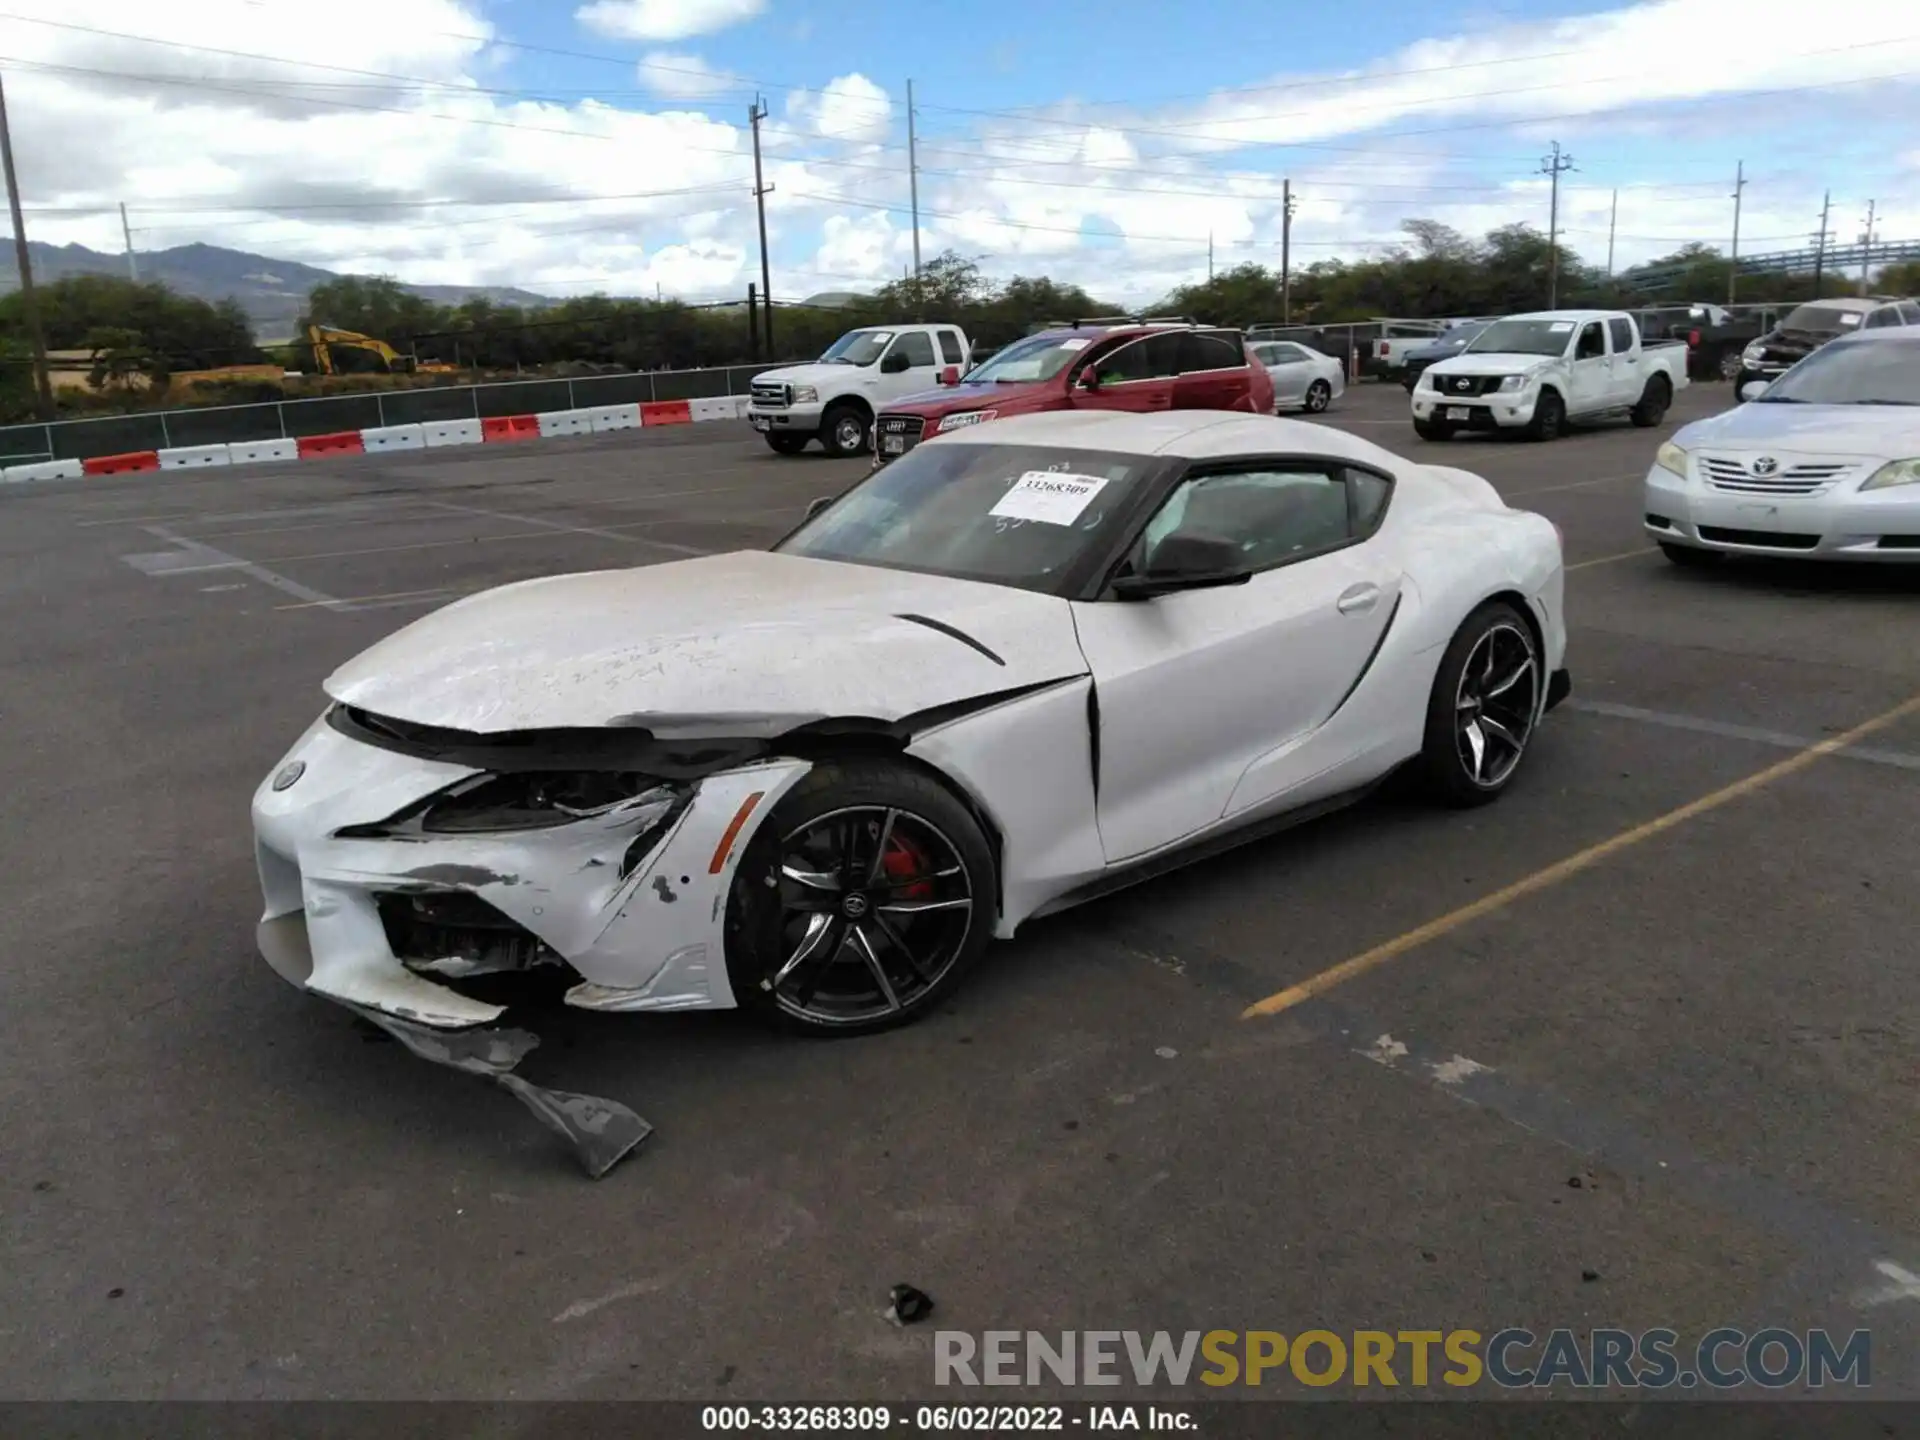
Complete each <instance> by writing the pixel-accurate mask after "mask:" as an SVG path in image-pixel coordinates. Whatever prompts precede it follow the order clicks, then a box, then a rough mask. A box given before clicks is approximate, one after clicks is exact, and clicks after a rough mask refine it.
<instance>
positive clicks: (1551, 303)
mask: <svg viewBox="0 0 1920 1440" xmlns="http://www.w3.org/2000/svg"><path fill="white" fill-rule="evenodd" d="M1571 169H1573V156H1571V155H1567V154H1564V153H1562V151H1561V149H1560V142H1559V141H1558V140H1556V141H1554V142H1553V153H1552V154H1551V155H1543V156H1541V157H1540V173H1541V174H1542V175H1548V176H1551V177H1552V178H1553V199H1552V200H1551V202H1550V203H1549V207H1548V210H1547V308H1548V309H1549V310H1553V309H1557V308H1558V307H1559V304H1560V177H1561V176H1562V175H1564V174H1566V172H1567V171H1569V170H1571Z"/></svg>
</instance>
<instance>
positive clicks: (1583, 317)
mask: <svg viewBox="0 0 1920 1440" xmlns="http://www.w3.org/2000/svg"><path fill="white" fill-rule="evenodd" d="M1626 313H1627V312H1626V311H1625V310H1529V311H1528V312H1527V313H1526V314H1524V315H1503V316H1501V317H1500V318H1501V319H1503V320H1565V321H1567V322H1569V323H1571V324H1575V325H1580V324H1584V323H1585V322H1587V321H1588V320H1611V319H1613V318H1614V317H1615V316H1616V315H1625V314H1626Z"/></svg>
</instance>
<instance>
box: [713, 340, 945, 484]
mask: <svg viewBox="0 0 1920 1440" xmlns="http://www.w3.org/2000/svg"><path fill="white" fill-rule="evenodd" d="M972 348H973V347H972V345H971V343H970V342H969V341H968V340H967V337H966V334H965V332H964V331H962V330H961V329H960V327H959V326H958V325H874V326H870V327H867V328H865V329H860V330H849V331H848V332H847V333H846V334H844V335H842V336H841V337H840V338H839V339H838V340H836V341H834V342H833V344H832V345H830V346H828V347H827V352H826V353H825V354H824V355H822V356H821V357H820V358H819V359H818V360H816V361H814V362H813V363H812V364H811V365H788V366H786V367H785V368H783V369H779V370H768V371H764V372H763V373H761V374H759V375H756V376H754V377H753V384H752V388H751V399H750V400H749V401H748V405H747V419H748V420H749V421H750V422H751V423H752V425H753V428H754V429H756V430H758V431H759V432H760V433H761V434H762V435H764V436H766V437H767V444H769V445H771V446H772V447H773V448H774V449H775V450H777V451H778V452H779V453H780V454H782V455H798V454H799V453H800V452H801V451H802V450H804V449H806V448H807V442H808V441H809V440H818V441H819V442H820V444H821V445H822V446H823V447H824V448H825V449H826V452H827V453H828V454H829V455H858V454H861V453H862V452H864V451H866V450H867V449H868V448H870V446H871V445H872V441H873V417H874V416H875V415H876V414H877V413H878V412H879V411H881V410H883V409H885V408H886V407H887V406H888V405H890V404H892V403H893V402H894V401H896V400H899V399H901V398H903V397H904V396H907V395H913V394H917V393H919V392H920V391H922V390H931V389H933V388H934V387H935V386H937V385H943V384H945V385H951V384H955V383H956V382H958V380H959V378H960V376H961V375H963V374H965V373H966V371H967V368H968V356H969V354H970V352H971V350H972Z"/></svg>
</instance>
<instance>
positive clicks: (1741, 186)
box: [1727, 160, 1747, 305]
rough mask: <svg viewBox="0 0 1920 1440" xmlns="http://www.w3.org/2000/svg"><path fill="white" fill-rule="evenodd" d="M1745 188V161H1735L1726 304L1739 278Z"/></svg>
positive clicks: (1729, 300)
mask: <svg viewBox="0 0 1920 1440" xmlns="http://www.w3.org/2000/svg"><path fill="white" fill-rule="evenodd" d="M1746 190H1747V162H1746V161H1744V160H1741V161H1739V162H1737V163H1736V164H1735V166H1734V170H1733V255H1732V257H1731V261H1730V263H1729V264H1728V266H1727V304H1729V305H1731V304H1733V292H1734V286H1735V285H1736V284H1738V283H1739V280H1740V197H1741V196H1743V195H1744V194H1746Z"/></svg>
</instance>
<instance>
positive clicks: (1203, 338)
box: [1180, 332, 1247, 372]
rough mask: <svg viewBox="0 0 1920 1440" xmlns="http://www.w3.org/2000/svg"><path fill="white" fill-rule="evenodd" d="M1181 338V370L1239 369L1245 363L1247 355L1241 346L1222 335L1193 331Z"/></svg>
mask: <svg viewBox="0 0 1920 1440" xmlns="http://www.w3.org/2000/svg"><path fill="white" fill-rule="evenodd" d="M1182 338H1183V339H1184V340H1185V342H1186V344H1185V350H1184V353H1183V354H1182V356H1181V361H1180V369H1181V370H1182V371H1183V372H1186V371H1193V370H1239V369H1242V368H1244V367H1245V365H1246V363H1247V357H1246V356H1245V354H1243V353H1242V351H1241V348H1240V347H1239V346H1238V345H1236V344H1235V343H1234V342H1233V341H1231V340H1229V339H1227V338H1226V336H1224V335H1207V334H1202V333H1199V332H1195V333H1193V334H1190V335H1186V336H1184V337H1182Z"/></svg>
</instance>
